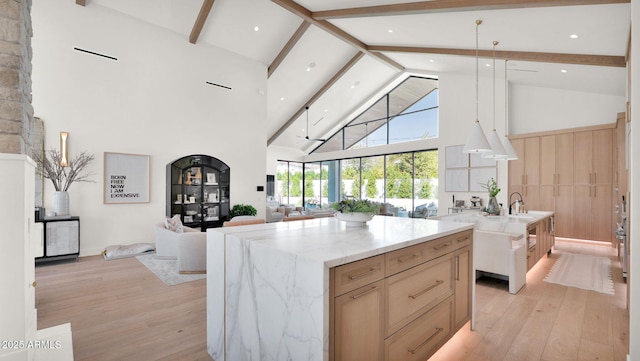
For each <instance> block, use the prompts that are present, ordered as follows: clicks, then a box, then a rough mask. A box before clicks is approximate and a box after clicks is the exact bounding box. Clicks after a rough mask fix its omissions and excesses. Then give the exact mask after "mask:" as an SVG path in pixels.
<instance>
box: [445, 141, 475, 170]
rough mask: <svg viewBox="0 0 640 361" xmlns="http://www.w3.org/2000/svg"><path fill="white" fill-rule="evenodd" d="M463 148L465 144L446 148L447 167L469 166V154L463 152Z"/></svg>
mask: <svg viewBox="0 0 640 361" xmlns="http://www.w3.org/2000/svg"><path fill="white" fill-rule="evenodd" d="M463 149H464V145H453V146H449V147H446V148H445V149H444V151H445V157H444V162H445V167H446V168H467V167H469V154H467V153H464V152H462V150H463Z"/></svg>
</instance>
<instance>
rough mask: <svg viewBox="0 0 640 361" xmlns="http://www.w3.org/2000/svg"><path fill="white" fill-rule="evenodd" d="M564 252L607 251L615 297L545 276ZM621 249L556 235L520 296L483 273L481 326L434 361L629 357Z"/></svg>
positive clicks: (613, 359)
mask: <svg viewBox="0 0 640 361" xmlns="http://www.w3.org/2000/svg"><path fill="white" fill-rule="evenodd" d="M561 253H582V254H591V255H597V256H605V257H609V258H610V259H611V268H612V274H613V280H614V287H615V295H607V294H602V293H598V292H594V291H585V290H581V289H578V288H572V287H564V286H560V285H556V284H552V283H547V282H544V281H543V279H544V277H545V276H546V275H547V273H549V270H550V269H551V266H553V264H554V263H555V261H556V260H557V258H558V256H559V255H560V254H561ZM616 254H617V253H616V250H615V249H614V248H611V247H610V246H609V245H608V244H607V245H595V243H591V244H588V245H587V244H586V243H581V242H565V241H560V240H557V241H556V246H555V248H554V250H553V253H552V255H551V257H549V258H547V257H544V258H543V259H541V260H540V261H539V262H538V263H537V264H536V265H535V266H534V267H533V268H532V269H531V270H530V271H529V272H528V273H527V284H526V285H525V286H524V287H523V288H522V289H521V290H520V292H518V294H517V295H511V294H509V293H508V292H507V291H508V285H507V283H506V282H502V281H495V280H491V279H480V280H479V284H478V286H477V289H476V330H475V331H470V330H469V327H468V324H467V325H466V326H465V327H464V328H462V329H461V330H460V331H459V332H458V333H457V334H456V335H455V336H454V337H453V339H451V340H450V341H449V342H448V343H447V344H446V345H445V346H444V347H443V348H441V349H440V351H438V353H436V354H435V355H434V356H433V357H432V358H431V359H430V361H462V360H465V361H498V360H505V361H506V360H509V361H512V360H531V361H538V360H541V361H555V360H557V361H570V360H577V361H586V360H599V361H609V360H611V361H625V360H626V355H627V353H628V352H629V312H628V310H627V305H626V299H627V288H626V283H624V280H623V279H622V272H621V270H620V262H619V261H618V259H617V257H616Z"/></svg>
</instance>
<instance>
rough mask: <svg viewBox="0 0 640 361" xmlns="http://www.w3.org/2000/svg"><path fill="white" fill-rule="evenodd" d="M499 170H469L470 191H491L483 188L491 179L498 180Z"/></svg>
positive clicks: (493, 168)
mask: <svg viewBox="0 0 640 361" xmlns="http://www.w3.org/2000/svg"><path fill="white" fill-rule="evenodd" d="M496 173H497V170H496V168H495V167H488V168H471V169H470V170H469V191H471V192H485V193H488V192H489V191H488V190H486V189H485V188H483V187H482V186H483V185H485V184H487V181H488V180H489V179H490V178H493V179H495V180H496V181H497V180H498V178H497V174H496Z"/></svg>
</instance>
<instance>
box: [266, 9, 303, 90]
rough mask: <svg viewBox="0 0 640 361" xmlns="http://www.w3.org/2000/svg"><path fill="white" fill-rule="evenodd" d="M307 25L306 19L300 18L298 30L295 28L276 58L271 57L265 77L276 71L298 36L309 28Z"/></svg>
mask: <svg viewBox="0 0 640 361" xmlns="http://www.w3.org/2000/svg"><path fill="white" fill-rule="evenodd" d="M309 26H311V23H309V22H308V21H306V20H302V24H300V26H299V27H298V30H296V32H295V33H294V34H293V36H292V37H291V39H289V41H288V42H287V44H286V45H285V46H284V47H283V48H282V50H280V53H278V56H276V58H275V59H273V62H272V63H271V65H269V68H268V69H267V78H269V77H270V76H271V74H273V72H274V71H276V69H278V66H280V63H282V61H283V60H284V58H286V57H287V55H289V52H290V51H291V49H293V47H294V46H295V45H296V44H297V43H298V41H299V40H300V38H302V35H304V33H305V32H306V31H307V29H309Z"/></svg>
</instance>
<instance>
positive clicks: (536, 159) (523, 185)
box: [509, 137, 540, 209]
mask: <svg viewBox="0 0 640 361" xmlns="http://www.w3.org/2000/svg"><path fill="white" fill-rule="evenodd" d="M511 144H512V145H513V148H514V149H515V151H516V153H517V154H518V159H517V160H512V161H510V162H509V194H511V193H513V192H518V193H520V194H521V195H522V199H523V201H524V204H525V206H526V208H527V209H539V208H540V206H539V194H540V137H530V138H518V139H513V140H512V141H511Z"/></svg>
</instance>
